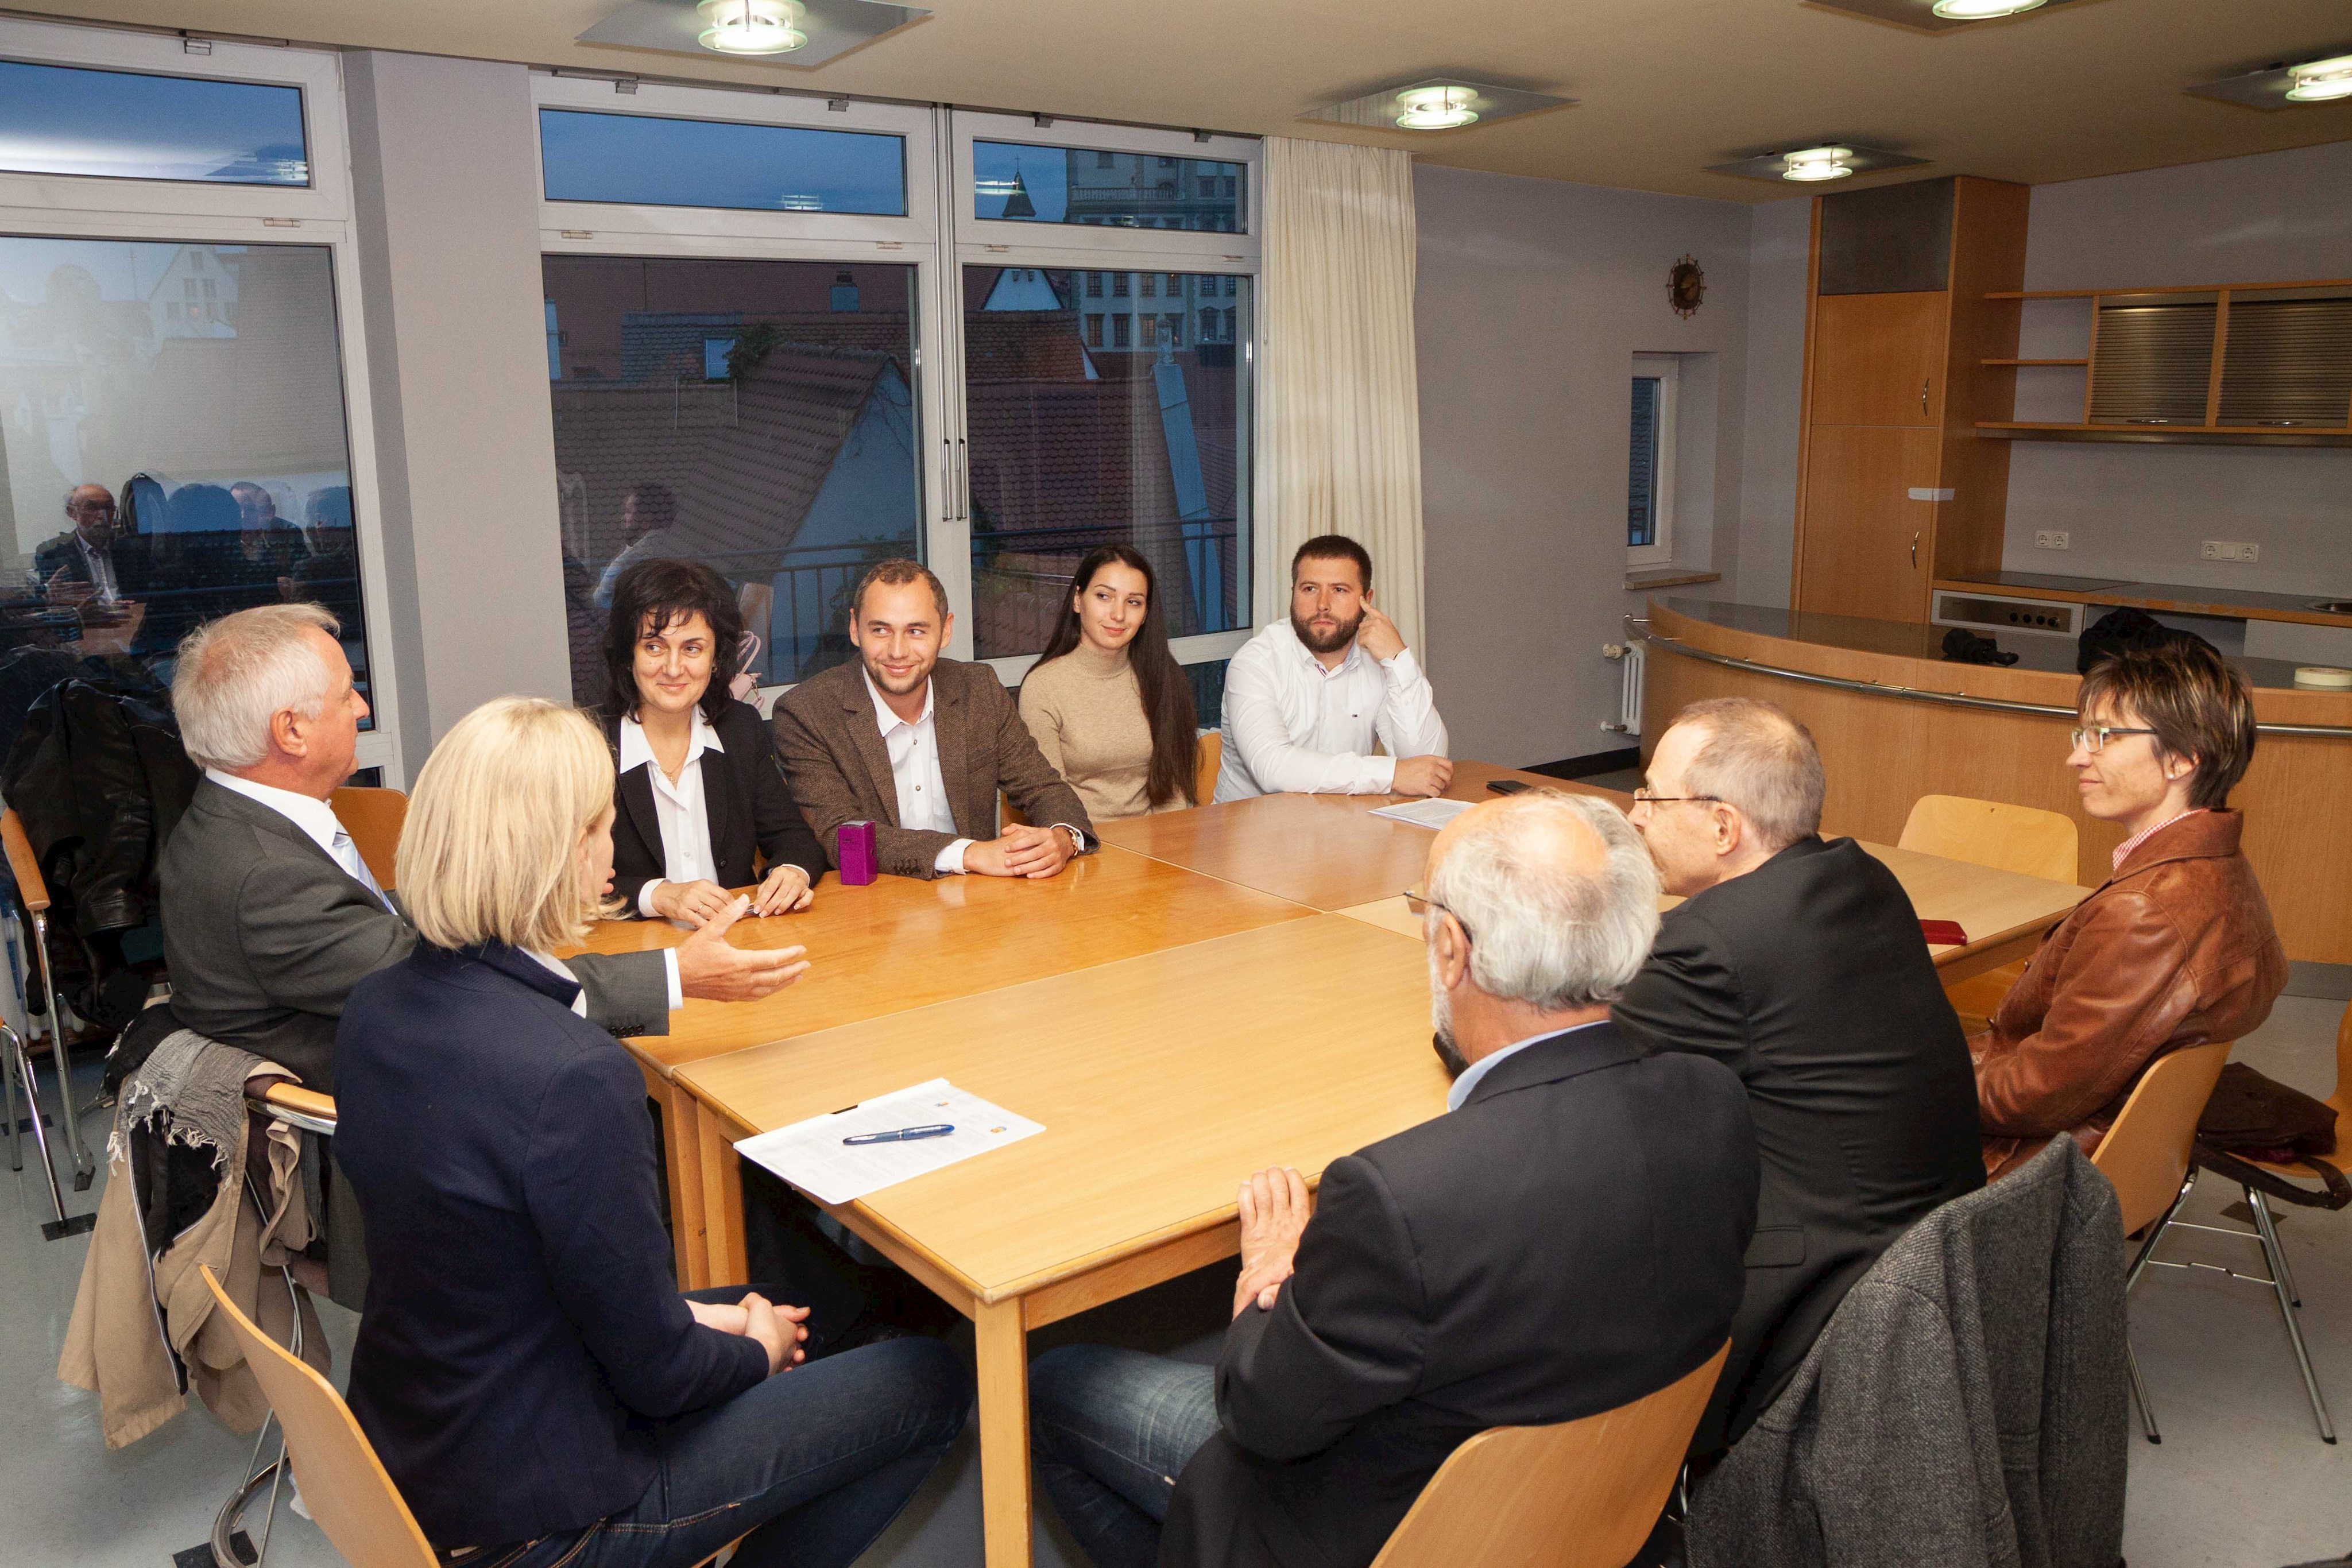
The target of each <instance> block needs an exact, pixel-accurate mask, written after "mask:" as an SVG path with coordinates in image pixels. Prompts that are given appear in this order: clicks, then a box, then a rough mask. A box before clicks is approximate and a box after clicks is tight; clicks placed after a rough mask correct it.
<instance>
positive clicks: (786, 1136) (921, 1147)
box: [735, 1078, 1045, 1203]
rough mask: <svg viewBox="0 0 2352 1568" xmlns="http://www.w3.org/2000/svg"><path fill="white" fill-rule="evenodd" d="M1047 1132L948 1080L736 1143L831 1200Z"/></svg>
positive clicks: (754, 1159)
mask: <svg viewBox="0 0 2352 1568" xmlns="http://www.w3.org/2000/svg"><path fill="white" fill-rule="evenodd" d="M936 1122H946V1123H949V1124H951V1125H953V1126H954V1128H955V1131H954V1132H952V1133H950V1134H947V1135H946V1136H945V1137H940V1138H919V1139H917V1140H915V1141H914V1142H913V1143H908V1144H862V1145H845V1144H843V1143H842V1141H841V1140H842V1139H844V1138H847V1137H853V1136H855V1135H856V1134H861V1133H887V1132H890V1131H892V1130H893V1129H895V1128H898V1127H924V1126H929V1125H930V1124H933V1123H936ZM1044 1131H1045V1127H1044V1125H1043V1124H1039V1123H1036V1122H1033V1121H1031V1120H1029V1118H1027V1117H1026V1116H1016V1115H1014V1114H1013V1113H1012V1112H1010V1111H1007V1110H1006V1109H1004V1108H1003V1106H1002V1105H994V1104H991V1103H989V1102H988V1101H985V1100H982V1098H981V1097H980V1096H979V1095H977V1094H971V1093H968V1092H965V1091H963V1090H961V1089H958V1088H957V1087H956V1086H955V1085H953V1084H952V1083H950V1082H948V1081H947V1080H946V1079H944V1078H934V1079H932V1080H931V1081H930V1082H928V1083H918V1084H916V1085H915V1086H914V1087H913V1088H911V1089H901V1090H899V1091H898V1092H896V1093H891V1094H881V1095H877V1096H876V1097H875V1098H873V1099H871V1100H867V1101H866V1102H864V1103H860V1104H857V1105H853V1106H851V1107H850V1108H849V1109H848V1110H846V1111H835V1112H834V1113H831V1114H829V1115H824V1116H811V1117H810V1118H809V1119H808V1120H807V1121H805V1122H795V1123H793V1124H792V1125H791V1126H789V1127H779V1128H777V1129H776V1130H775V1131H774V1132H772V1133H761V1134H756V1135H754V1136H752V1137H749V1138H745V1139H744V1140H743V1141H742V1142H741V1143H739V1144H737V1145H735V1152H736V1153H737V1154H739V1155H742V1156H743V1157H744V1158H745V1159H747V1160H751V1161H752V1162H753V1163H754V1164H757V1165H760V1166H765V1167H766V1168H767V1169H769V1170H772V1171H773V1172H775V1174H776V1175H778V1176H782V1177H783V1178H784V1179H785V1180H786V1181H788V1182H790V1183H792V1184H793V1186H796V1187H799V1188H800V1189H801V1190H802V1191H803V1192H806V1193H809V1194H811V1195H812V1196H814V1197H820V1198H823V1199H824V1201H825V1202H827V1203H847V1202H848V1201H850V1200H851V1199H852V1198H858V1197H865V1196H866V1194H867V1193H870V1192H879V1191H880V1190H881V1189H882V1188H884V1187H886V1186H895V1185H897V1184H898V1183H899V1182H902V1181H905V1180H906V1179H907V1178H908V1177H909V1176H926V1175H929V1173H930V1172H932V1171H935V1170H940V1169H943V1168H944V1167H946V1166H951V1165H954V1164H955V1163H956V1162H958V1161H959V1160H968V1159H970V1158H971V1157H972V1156H973V1155H982V1154H986V1153H987V1152H988V1151H989V1150H991V1149H993V1148H997V1147H1000V1146H1002V1145H1005V1144H1015V1143H1019V1142H1020V1141H1021V1140H1022V1139H1024V1138H1026V1137H1029V1136H1031V1135H1033V1134H1037V1133H1042V1132H1044Z"/></svg>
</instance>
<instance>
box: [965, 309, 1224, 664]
mask: <svg viewBox="0 0 2352 1568" xmlns="http://www.w3.org/2000/svg"><path fill="white" fill-rule="evenodd" d="M1122 276H1123V275H1122ZM1142 281H1143V282H1144V283H1146V284H1151V285H1154V286H1155V287H1159V288H1160V289H1161V290H1162V292H1161V293H1160V295H1159V297H1158V298H1159V300H1160V305H1162V306H1165V305H1166V304H1167V303H1168V302H1169V301H1171V300H1181V301H1182V302H1184V304H1185V305H1186V306H1187V307H1190V306H1191V305H1192V302H1193V301H1196V300H1203V299H1209V298H1216V299H1219V300H1222V299H1223V298H1227V296H1226V293H1225V288H1226V286H1227V285H1228V284H1234V285H1238V286H1239V287H1240V288H1241V292H1240V293H1239V294H1238V295H1236V296H1234V298H1235V299H1236V300H1237V302H1238V303H1239V304H1240V307H1241V308H1242V309H1243V310H1244V312H1246V309H1247V300H1248V283H1249V280H1248V279H1246V278H1229V277H1218V276H1214V275H1196V274H1182V273H1167V274H1164V275H1163V274H1160V273H1158V272H1146V273H1144V274H1143V275H1142ZM1085 290H1086V275H1085V274H1084V273H1081V272H1076V271H1064V270H1061V269H1058V268H1050V267H1045V268H1041V267H966V268H965V269H964V319H963V338H964V412H965V418H966V420H967V422H968V423H969V425H970V430H971V436H970V439H971V479H970V485H971V494H970V500H969V508H968V509H969V511H970V514H971V601H972V649H973V652H974V653H976V654H977V655H978V656H979V657H981V658H984V659H985V658H999V657H1006V656H1011V655H1017V654H1024V653H1037V652H1038V651H1039V650H1040V649H1042V648H1044V647H1045V639H1046V637H1047V635H1048V633H1050V632H1051V631H1052V630H1053V626H1054V622H1055V619H1056V618H1057V617H1058V616H1059V615H1060V613H1061V607H1062V599H1063V595H1064V593H1065V592H1066V590H1067V588H1068V586H1069V580H1070V574H1071V572H1072V571H1073V570H1075V569H1076V566H1077V563H1078V560H1079V559H1080V558H1081V557H1082V556H1084V555H1085V554H1086V553H1087V551H1088V550H1090V549H1094V548H1095V547H1096V546H1097V545H1100V544H1108V543H1112V542H1118V543H1126V544H1132V545H1134V546H1135V547H1136V548H1137V549H1140V550H1141V551H1142V552H1143V553H1144V555H1145V557H1146V559H1150V561H1151V562H1152V570H1153V574H1154V576H1155V577H1156V578H1157V579H1158V581H1159V585H1160V601H1161V603H1162V605H1163V607H1164V613H1165V614H1166V616H1167V622H1166V625H1167V629H1168V634H1169V635H1170V636H1171V637H1190V636H1197V635H1200V634H1202V633H1205V632H1230V631H1233V630H1234V629H1236V628H1239V627H1244V626H1246V625H1247V624H1248V623H1249V595H1248V580H1247V565H1246V561H1245V559H1244V555H1243V551H1242V549H1240V548H1239V538H1238V524H1239V517H1240V499H1241V497H1240V494H1239V491H1240V486H1241V483H1242V470H1241V464H1240V457H1241V452H1242V441H1241V434H1240V420H1241V409H1242V400H1241V395H1240V376H1239V368H1238V361H1237V359H1236V356H1235V354H1234V344H1233V341H1232V340H1230V339H1220V340H1207V339H1196V338H1193V337H1192V336H1191V335H1189V334H1185V333H1183V332H1182V331H1181V323H1182V322H1183V320H1184V317H1183V316H1182V315H1181V314H1168V315H1165V316H1164V317H1163V316H1162V315H1161V314H1160V313H1159V311H1158V310H1157V309H1156V308H1154V307H1149V306H1141V307H1140V308H1139V312H1138V314H1136V315H1135V316H1134V318H1133V319H1134V320H1135V321H1136V323H1137V326H1136V327H1135V328H1133V329H1130V330H1128V331H1119V332H1117V333H1115V334H1114V337H1113V340H1112V346H1111V347H1108V348H1105V347H1103V346H1102V345H1101V341H1100V337H1099V334H1098V332H1097V331H1096V330H1094V329H1092V328H1091V327H1090V326H1082V306H1083V301H1084V295H1085ZM1086 319H1087V321H1089V322H1098V321H1099V320H1100V319H1101V318H1100V317H1099V316H1095V317H1091V318H1086ZM1111 319H1112V322H1113V324H1114V326H1115V327H1118V328H1125V327H1126V326H1127V323H1128V321H1129V317H1128V316H1126V315H1124V314H1122V315H1118V316H1114V317H1112V318H1111Z"/></svg>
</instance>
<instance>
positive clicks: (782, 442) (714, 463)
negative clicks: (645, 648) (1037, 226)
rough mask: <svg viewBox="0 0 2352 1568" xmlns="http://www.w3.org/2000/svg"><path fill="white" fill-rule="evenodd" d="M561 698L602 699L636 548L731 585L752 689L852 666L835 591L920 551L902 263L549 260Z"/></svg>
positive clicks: (909, 293) (909, 330)
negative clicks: (565, 641) (607, 630)
mask: <svg viewBox="0 0 2352 1568" xmlns="http://www.w3.org/2000/svg"><path fill="white" fill-rule="evenodd" d="M543 269H544V270H543V274H542V276H543V278H544V281H545V285H546V290H547V313H548V323H549V329H550V331H551V333H553V334H554V335H555V338H556V340H559V341H560V342H561V345H562V350H561V356H562V357H561V361H560V362H559V363H558V365H557V366H556V370H557V372H558V373H557V374H556V375H555V377H554V379H553V381H552V382H551V387H550V391H551V395H552V397H553V399H554V405H555V466H556V482H557V486H558V497H559V501H560V504H561V506H562V518H563V580H564V598H565V606H564V608H565V612H566V614H567V617H568V620H569V625H570V633H571V643H572V699H573V700H574V701H575V702H578V703H580V704H581V705H582V706H595V705H598V704H601V703H602V702H603V701H604V696H605V691H604V674H603V670H602V665H601V656H600V654H599V653H598V649H599V648H600V647H601V645H602V639H603V637H604V611H605V608H606V607H607V606H608V605H609V604H610V603H611V601H612V592H613V584H614V580H616V579H618V578H619V576H620V574H621V573H622V572H623V571H624V570H626V569H627V568H628V567H630V566H633V565H635V563H636V562H638V561H640V560H646V559H655V558H658V557H677V558H683V559H692V560H699V561H702V562H704V563H706V564H708V565H709V566H711V567H713V568H715V569H716V570H718V571H719V573H720V575H722V576H724V577H725V578H727V579H728V580H729V581H730V582H732V583H734V584H735V585H736V590H737V596H738V598H739V599H740V601H741V602H742V604H743V606H744V610H745V617H744V619H745V621H746V622H747V623H748V624H749V627H750V629H751V632H752V633H753V634H754V635H756V636H758V637H759V638H760V639H761V649H760V652H759V654H758V655H757V657H756V658H754V659H753V661H752V662H751V669H753V670H754V671H756V672H757V674H758V676H759V682H760V684H761V685H788V684H790V683H792V682H794V681H799V680H803V679H805V678H806V677H807V676H809V675H812V674H815V673H816V672H818V671H819V670H823V669H827V668H829V667H831V666H832V665H835V664H840V663H842V662H843V661H844V660H845V659H847V658H848V656H849V651H850V650H849V640H848V624H849V622H848V612H849V591H850V589H851V587H852V586H853V585H854V584H855V583H856V580H857V578H858V576H859V574H860V573H862V572H863V571H864V570H866V567H867V566H868V565H869V564H871V563H872V562H874V561H877V560H880V559H885V558H886V557H889V556H894V555H908V556H910V555H914V554H916V553H917V551H918V544H917V541H918V538H919V529H920V525H921V515H922V497H921V486H920V482H919V473H918V465H917V463H916V453H917V452H918V451H919V446H918V444H917V437H916V431H915V404H914V286H915V269H914V268H913V267H886V266H878V265H867V264H865V263H858V264H856V265H854V266H847V267H845V266H842V265H840V264H838V263H834V262H824V263H819V262H800V261H687V260H658V261H656V260H644V259H633V258H625V257H619V256H548V257H546V258H544V261H543Z"/></svg>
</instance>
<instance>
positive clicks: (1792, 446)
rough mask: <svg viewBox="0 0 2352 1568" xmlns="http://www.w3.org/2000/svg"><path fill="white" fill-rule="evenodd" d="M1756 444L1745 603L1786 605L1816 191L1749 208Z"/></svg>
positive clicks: (1741, 573)
mask: <svg viewBox="0 0 2352 1568" xmlns="http://www.w3.org/2000/svg"><path fill="white" fill-rule="evenodd" d="M1749 214H1750V222H1751V224H1752V225H1753V227H1752V228H1751V230H1750V240H1749V246H1748V382H1747V386H1746V387H1745V388H1744V389H1743V390H1744V396H1743V400H1742V401H1743V403H1744V406H1745V410H1746V423H1747V448H1746V455H1745V457H1744V458H1743V460H1742V463H1741V476H1742V484H1741V494H1740V503H1739V551H1738V573H1737V578H1736V582H1735V586H1736V588H1737V590H1738V591H1737V593H1736V594H1735V595H1734V597H1736V598H1737V599H1738V601H1739V602H1740V603H1742V604H1770V605H1777V606H1780V607H1781V608H1784V609H1785V608H1786V607H1787V605H1788V602H1789V584H1790V578H1791V577H1792V575H1793V573H1794V568H1795V565H1796V540H1797V448H1798V445H1799V444H1800V440H1801V435H1802V431H1803V421H1802V420H1801V419H1800V418H1799V414H1800V413H1801V412H1802V408H1803V402H1802V398H1801V392H1802V390H1803V385H1804V375H1805V273H1806V270H1807V267H1808V264H1809V262H1810V260H1811V253H1812V230H1813V204H1812V199H1811V197H1809V196H1807V197H1798V198H1795V199H1793V200H1789V201H1780V202H1767V203H1765V204H1762V205H1760V206H1757V207H1752V208H1750V209H1749Z"/></svg>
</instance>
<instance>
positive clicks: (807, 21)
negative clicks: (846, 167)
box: [580, 0, 930, 68]
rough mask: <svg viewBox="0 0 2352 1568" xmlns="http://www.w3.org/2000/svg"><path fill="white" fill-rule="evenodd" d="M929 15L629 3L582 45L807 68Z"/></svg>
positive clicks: (810, 6)
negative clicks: (614, 46) (649, 50)
mask: <svg viewBox="0 0 2352 1568" xmlns="http://www.w3.org/2000/svg"><path fill="white" fill-rule="evenodd" d="M929 15H930V12H929V11H928V10H926V9H924V8H923V7H921V6H919V5H887V4H884V3H883V0H700V3H699V4H698V3H697V0H630V3H629V4H628V5H624V6H622V7H621V8H620V9H619V10H617V11H615V12H614V13H613V14H612V15H611V16H607V17H605V18H604V20H603V21H601V22H599V23H597V24H596V25H595V26H593V27H591V28H589V29H588V30H587V31H586V32H584V33H583V34H581V35H580V41H581V42H582V43H583V44H617V45H620V46H621V47H625V48H635V49H661V50H665V51H667V52H668V53H671V54H679V55H696V56H699V57H702V58H704V59H709V58H712V57H726V58H730V59H750V60H764V61H767V62H769V63H771V64H774V65H780V66H794V67H799V68H807V67H810V66H821V65H823V64H824V63H825V62H826V61H827V60H830V59H833V58H835V57H837V56H840V55H845V54H847V53H848V52H849V51H850V50H852V49H854V48H856V47H858V46H860V45H861V44H869V43H871V42H873V41H874V40H875V39H877V38H879V37H884V36H885V35H887V34H889V33H895V32H897V31H898V29H899V28H901V27H904V26H907V25H908V24H909V23H912V22H918V21H920V20H921V19H922V18H924V17H925V16H929ZM794 38H798V39H800V40H801V41H800V42H798V43H794V42H793V41H792V40H793V39H794Z"/></svg>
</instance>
